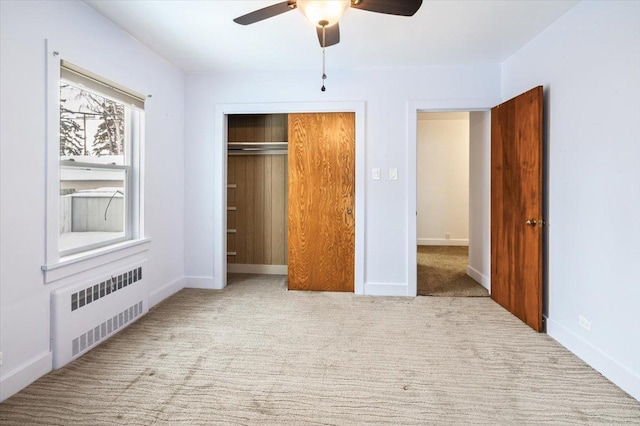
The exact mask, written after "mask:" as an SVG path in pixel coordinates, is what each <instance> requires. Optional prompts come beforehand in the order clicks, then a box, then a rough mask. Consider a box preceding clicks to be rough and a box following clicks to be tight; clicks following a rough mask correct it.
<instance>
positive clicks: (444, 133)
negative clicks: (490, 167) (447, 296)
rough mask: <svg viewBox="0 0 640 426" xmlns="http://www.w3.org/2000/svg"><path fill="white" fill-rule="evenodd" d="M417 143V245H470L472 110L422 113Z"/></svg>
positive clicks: (420, 114) (419, 120) (419, 116)
mask: <svg viewBox="0 0 640 426" xmlns="http://www.w3.org/2000/svg"><path fill="white" fill-rule="evenodd" d="M416 143H417V151H418V155H417V162H418V163H417V175H418V182H417V190H418V195H417V198H418V199H417V203H418V216H417V232H418V244H419V245H444V246H446V245H468V244H469V113H468V112H442V113H437V112H436V113H419V114H418V129H417V141H416ZM447 234H448V235H447ZM447 237H448V238H447Z"/></svg>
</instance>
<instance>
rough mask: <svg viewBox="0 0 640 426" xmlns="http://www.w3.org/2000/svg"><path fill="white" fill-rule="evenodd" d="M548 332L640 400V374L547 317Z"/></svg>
mask: <svg viewBox="0 0 640 426" xmlns="http://www.w3.org/2000/svg"><path fill="white" fill-rule="evenodd" d="M547 334H548V335H549V336H551V337H552V338H553V339H554V340H556V341H557V342H558V343H560V344H561V345H562V346H564V347H565V348H567V349H569V350H570V351H571V352H573V353H574V354H575V355H576V356H577V357H578V358H580V359H582V360H583V361H584V362H586V363H587V364H589V365H590V366H591V367H593V368H594V369H596V370H597V371H598V372H600V374H602V375H603V376H604V377H606V378H607V379H609V380H611V381H612V382H613V383H614V384H616V385H617V386H618V387H620V388H621V389H622V390H623V391H625V392H627V393H628V394H629V395H631V396H632V397H634V398H635V399H637V400H638V401H640V374H638V373H636V372H634V371H631V370H630V369H629V368H627V367H625V366H624V365H622V364H620V363H619V362H618V361H616V360H615V359H613V358H611V357H610V356H609V355H607V354H606V353H604V352H602V351H601V350H600V349H598V348H596V347H595V346H593V345H592V344H591V343H589V342H587V341H586V340H584V339H583V338H582V337H580V336H578V335H577V334H575V333H573V332H572V331H571V330H569V329H568V328H566V327H565V326H563V325H561V324H560V323H558V322H556V321H554V320H552V319H549V318H547Z"/></svg>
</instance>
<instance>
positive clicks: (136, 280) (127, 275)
mask: <svg viewBox="0 0 640 426" xmlns="http://www.w3.org/2000/svg"><path fill="white" fill-rule="evenodd" d="M146 265H147V262H146V260H141V261H137V262H121V264H120V265H118V264H117V263H116V264H113V265H111V266H112V268H109V269H110V270H108V269H107V268H106V267H105V268H102V271H104V272H100V273H96V274H94V275H92V276H88V277H86V278H82V279H77V278H76V279H75V281H70V282H69V283H68V284H66V285H61V286H60V287H58V288H56V289H55V290H53V291H52V292H51V351H52V353H53V368H54V369H57V368H60V367H62V366H64V365H65V364H67V363H68V362H69V361H71V360H73V359H76V358H78V357H80V356H82V355H83V354H84V353H86V352H87V351H89V350H91V349H92V348H93V347H94V346H96V345H97V344H99V343H101V342H103V341H104V340H106V339H108V338H109V337H111V336H112V335H114V334H116V333H118V332H120V331H121V330H122V329H123V328H124V327H127V326H128V325H130V324H131V323H133V322H134V321H136V320H138V319H139V318H140V317H142V316H143V315H144V314H146V313H147V311H148V310H149V289H148V284H147V282H146V281H147V280H146V278H145V279H143V278H142V274H143V270H144V269H145V268H146ZM145 274H146V271H145ZM87 275H89V274H87Z"/></svg>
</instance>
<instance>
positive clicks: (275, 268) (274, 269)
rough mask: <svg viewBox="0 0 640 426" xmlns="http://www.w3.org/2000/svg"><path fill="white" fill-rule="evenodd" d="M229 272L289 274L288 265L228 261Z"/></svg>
mask: <svg viewBox="0 0 640 426" xmlns="http://www.w3.org/2000/svg"><path fill="white" fill-rule="evenodd" d="M227 272H231V273H232V274H267V275H287V265H250V264H243V263H227Z"/></svg>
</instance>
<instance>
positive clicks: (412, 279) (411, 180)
mask: <svg viewBox="0 0 640 426" xmlns="http://www.w3.org/2000/svg"><path fill="white" fill-rule="evenodd" d="M501 102H502V101H501V99H500V98H482V99H466V100H465V99H460V100H455V99H439V100H430V101H429V100H427V101H410V102H409V103H408V105H407V193H408V194H407V195H408V196H407V244H406V247H407V296H416V295H417V294H418V286H417V274H418V264H417V262H418V261H417V253H416V245H417V238H418V234H417V208H418V189H417V186H418V185H417V184H418V175H417V154H418V151H417V142H418V113H419V112H450V111H451V112H453V111H471V112H473V111H490V110H491V108H493V107H494V106H496V105H498V104H500V103H501ZM487 250H491V245H490V242H489V247H487ZM489 293H491V282H489Z"/></svg>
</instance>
